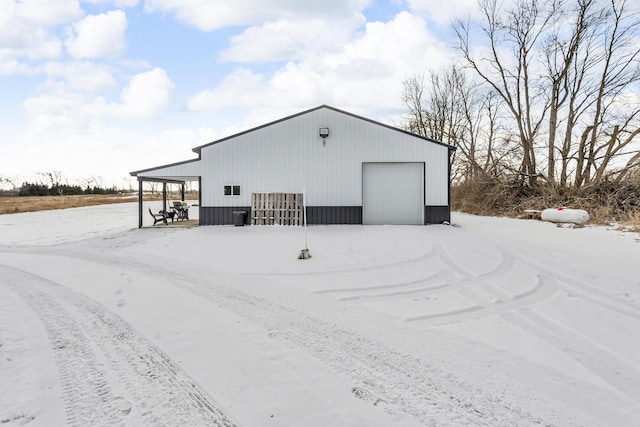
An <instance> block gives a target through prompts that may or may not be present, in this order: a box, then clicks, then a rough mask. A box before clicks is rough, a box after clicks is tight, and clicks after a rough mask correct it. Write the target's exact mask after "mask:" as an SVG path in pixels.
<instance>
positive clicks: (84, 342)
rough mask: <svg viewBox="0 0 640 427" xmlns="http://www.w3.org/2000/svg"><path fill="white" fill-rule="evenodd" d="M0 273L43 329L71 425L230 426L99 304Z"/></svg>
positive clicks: (11, 272)
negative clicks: (52, 354) (53, 359)
mask: <svg viewBox="0 0 640 427" xmlns="http://www.w3.org/2000/svg"><path fill="white" fill-rule="evenodd" d="M0 271H1V272H2V273H3V276H4V277H5V278H7V277H8V278H10V280H8V281H6V282H7V286H8V288H9V289H11V290H12V291H13V292H15V293H16V294H17V295H19V296H20V297H21V298H22V299H24V301H25V302H27V304H29V305H30V306H31V307H32V308H33V310H34V311H35V312H36V314H37V315H38V316H39V317H40V319H41V321H42V323H43V326H44V327H45V330H46V332H47V334H48V336H49V339H50V341H51V345H52V347H53V353H54V358H55V362H56V365H57V366H58V371H59V375H60V381H61V385H62V392H63V396H62V398H63V401H64V402H65V407H66V413H67V422H68V424H69V425H70V426H72V427H75V426H78V427H81V426H87V425H91V426H137V425H153V426H167V427H169V426H178V425H180V426H225V427H230V426H234V425H235V423H234V422H233V421H232V420H231V419H230V417H229V416H227V415H226V414H225V413H224V412H223V411H222V410H221V409H219V407H218V406H217V404H215V403H214V402H213V401H212V400H211V399H210V398H209V397H208V396H207V395H206V393H205V392H204V391H203V390H201V389H200V388H199V387H198V386H197V384H196V383H195V382H194V381H193V380H192V379H191V378H189V377H188V376H187V375H186V374H185V373H184V372H182V370H181V369H180V368H179V367H178V366H177V365H176V364H175V363H174V362H173V361H171V360H170V359H169V357H167V356H166V355H165V354H164V353H162V352H161V351H160V350H159V349H158V348H156V347H155V346H153V344H151V343H150V342H148V341H147V340H146V339H144V338H143V337H141V336H140V335H139V334H137V333H136V332H135V331H134V330H133V329H132V328H131V327H130V326H129V325H128V324H127V323H126V322H124V321H123V320H122V319H121V318H120V317H118V316H117V315H115V314H114V313H112V312H110V311H109V310H107V309H106V308H105V307H104V306H102V305H101V304H99V303H97V302H95V301H93V300H91V299H89V298H87V297H84V296H82V295H80V294H78V293H76V292H74V291H71V290H69V289H67V288H64V287H63V286H61V285H59V284H57V283H54V282H51V281H49V280H47V279H44V278H42V277H39V276H36V275H33V274H31V273H27V272H23V271H21V270H17V269H13V268H10V267H4V266H0ZM114 373H115V377H114V375H113V374H114Z"/></svg>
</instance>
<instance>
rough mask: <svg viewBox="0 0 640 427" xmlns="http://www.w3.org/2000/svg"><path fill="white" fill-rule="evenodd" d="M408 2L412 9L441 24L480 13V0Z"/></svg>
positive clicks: (416, 0) (417, 0) (419, 0)
mask: <svg viewBox="0 0 640 427" xmlns="http://www.w3.org/2000/svg"><path fill="white" fill-rule="evenodd" d="M407 3H408V5H409V7H410V8H411V10H413V11H415V12H416V13H419V14H423V15H424V16H426V17H428V18H429V19H431V20H432V21H434V22H436V23H438V24H440V25H448V24H451V23H452V22H453V21H455V20H456V19H466V18H467V17H471V18H477V17H478V16H479V15H480V9H479V8H478V0H447V1H446V2H443V1H442V0H407Z"/></svg>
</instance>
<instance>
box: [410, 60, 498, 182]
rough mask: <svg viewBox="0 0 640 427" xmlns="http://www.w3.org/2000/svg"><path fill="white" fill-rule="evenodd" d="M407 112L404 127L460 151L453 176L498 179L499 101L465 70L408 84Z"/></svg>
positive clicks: (418, 78) (416, 78)
mask: <svg viewBox="0 0 640 427" xmlns="http://www.w3.org/2000/svg"><path fill="white" fill-rule="evenodd" d="M404 84H405V91H404V93H403V99H404V101H405V104H406V105H407V108H408V110H409V113H408V116H407V117H406V120H405V125H404V127H405V128H406V129H407V130H410V131H412V132H414V133H417V134H419V135H422V136H425V137H428V138H432V139H435V140H437V141H441V142H444V143H446V144H449V145H453V146H455V147H457V148H458V154H456V156H455V158H454V161H453V172H454V177H456V178H459V179H463V180H469V179H475V178H477V177H483V176H484V177H486V176H496V175H497V174H499V173H500V170H501V166H502V162H503V160H504V157H505V156H504V150H503V149H502V148H503V146H504V144H502V143H501V142H500V141H504V139H503V136H504V135H503V134H502V133H501V132H500V130H499V126H500V124H499V120H498V114H499V110H500V108H499V106H500V104H501V102H502V101H501V100H500V99H499V97H497V96H496V95H495V94H494V93H493V92H492V91H490V90H485V89H483V88H482V87H480V86H478V84H476V83H475V82H474V81H472V80H470V79H469V78H468V76H467V74H466V73H465V72H464V70H462V69H460V68H459V67H456V66H455V65H452V66H451V67H450V68H448V69H445V70H442V71H440V72H434V73H432V74H430V76H429V79H428V84H427V83H426V82H425V78H424V76H423V75H420V76H414V77H411V78H409V79H407V80H405V82H404Z"/></svg>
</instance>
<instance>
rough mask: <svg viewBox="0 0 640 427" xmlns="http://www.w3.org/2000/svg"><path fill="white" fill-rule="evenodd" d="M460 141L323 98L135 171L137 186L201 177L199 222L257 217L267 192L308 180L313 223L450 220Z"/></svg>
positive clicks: (296, 190) (289, 191)
mask: <svg viewBox="0 0 640 427" xmlns="http://www.w3.org/2000/svg"><path fill="white" fill-rule="evenodd" d="M454 149H455V148H454V147H451V146H449V145H446V144H442V143H440V142H437V141H434V140H430V139H427V138H423V137H420V136H418V135H414V134H411V133H408V132H406V131H403V130H401V129H397V128H394V127H392V126H388V125H385V124H382V123H378V122H376V121H373V120H369V119H367V118H364V117H360V116H357V115H354V114H351V113H348V112H346V111H342V110H339V109H336V108H333V107H329V106H326V105H323V106H320V107H317V108H313V109H311V110H307V111H303V112H301V113H298V114H295V115H293V116H289V117H286V118H283V119H281V120H277V121H275V122H272V123H268V124H266V125H263V126H259V127H257V128H254V129H250V130H248V131H246V132H242V133H239V134H236V135H233V136H230V137H227V138H223V139H220V140H217V141H214V142H211V143H209V144H205V145H202V146H199V147H196V148H194V149H193V151H194V152H195V153H197V154H198V158H197V159H193V160H188V161H184V162H179V163H174V164H170V165H164V166H158V167H155V168H150V169H144V170H139V171H135V172H131V175H132V176H136V177H137V178H138V181H139V182H140V188H141V189H142V182H143V181H160V182H184V181H198V182H199V188H200V204H199V205H200V208H199V209H200V212H199V214H200V215H199V217H200V224H201V225H207V224H231V223H233V215H232V213H233V212H234V211H239V210H244V211H245V212H247V213H248V215H247V223H251V221H252V218H253V219H254V220H255V219H256V215H258V214H259V212H258V211H259V210H260V209H258V207H259V206H258V204H257V201H260V197H261V195H268V194H272V195H273V194H285V195H295V194H300V193H302V191H303V188H304V189H305V197H306V200H305V203H306V206H307V208H306V209H307V210H306V212H307V222H308V223H309V224H428V223H441V222H443V221H449V219H450V156H451V154H452V152H453V150H454ZM283 200H284V196H283ZM287 203H289V202H287ZM140 207H141V213H140V215H142V203H140ZM262 207H264V206H262ZM252 211H253V212H252ZM272 219H273V218H272ZM254 223H258V222H254ZM141 224H142V221H141V220H140V225H141Z"/></svg>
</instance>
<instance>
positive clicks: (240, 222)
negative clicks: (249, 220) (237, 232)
mask: <svg viewBox="0 0 640 427" xmlns="http://www.w3.org/2000/svg"><path fill="white" fill-rule="evenodd" d="M246 216H247V212H245V211H233V225H234V226H236V227H243V226H244V219H245V217H246Z"/></svg>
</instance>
